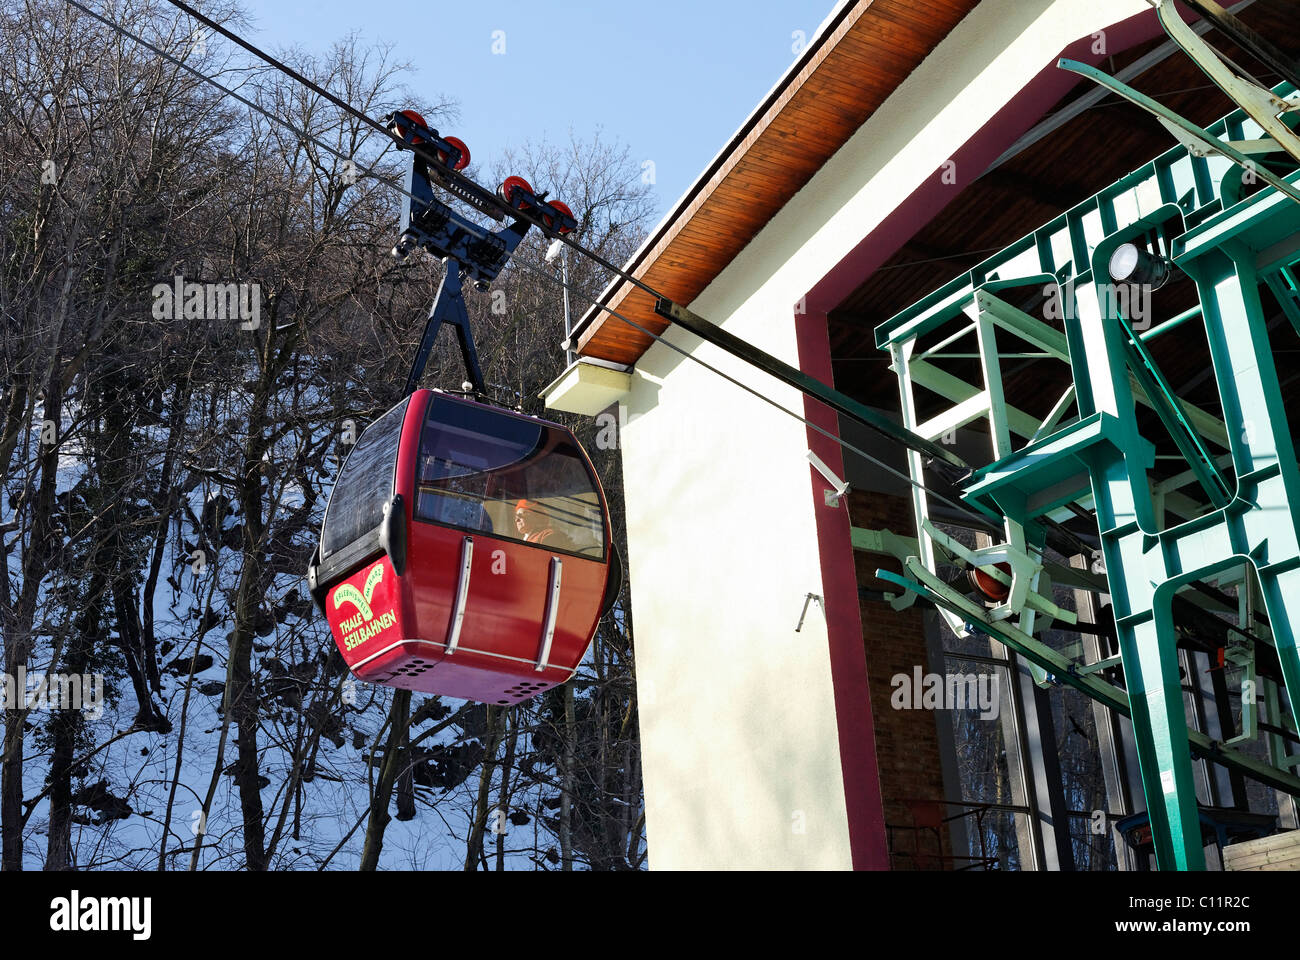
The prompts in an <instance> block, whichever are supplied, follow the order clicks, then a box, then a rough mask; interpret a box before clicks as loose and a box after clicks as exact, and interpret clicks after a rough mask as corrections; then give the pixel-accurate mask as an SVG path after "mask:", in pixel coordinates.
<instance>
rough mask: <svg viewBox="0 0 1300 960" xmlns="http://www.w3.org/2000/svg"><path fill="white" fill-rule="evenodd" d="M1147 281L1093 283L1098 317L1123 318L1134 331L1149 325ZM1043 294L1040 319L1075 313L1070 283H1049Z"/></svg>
mask: <svg viewBox="0 0 1300 960" xmlns="http://www.w3.org/2000/svg"><path fill="white" fill-rule="evenodd" d="M1152 289H1153V288H1152V287H1151V286H1150V285H1149V284H1137V283H1100V284H1098V285H1097V299H1098V301H1099V303H1100V305H1101V312H1102V316H1104V317H1116V316H1119V317H1124V318H1125V319H1126V320H1128V322H1129V325H1130V326H1131V327H1132V328H1133V329H1134V331H1142V330H1146V329H1148V328H1149V327H1150V326H1151V291H1152ZM1043 296H1044V297H1045V298H1046V300H1047V302H1046V303H1045V304H1044V305H1043V318H1044V319H1046V320H1074V319H1077V318H1078V316H1079V313H1078V309H1077V306H1076V304H1077V297H1076V295H1075V292H1074V284H1072V283H1067V284H1065V285H1064V287H1062V286H1061V285H1060V284H1056V283H1049V284H1046V285H1045V286H1044V287H1043Z"/></svg>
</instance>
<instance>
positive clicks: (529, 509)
mask: <svg viewBox="0 0 1300 960" xmlns="http://www.w3.org/2000/svg"><path fill="white" fill-rule="evenodd" d="M427 411H428V412H427V414H426V415H425V418H424V423H423V426H422V428H421V431H420V439H419V450H418V455H417V456H416V457H415V458H414V461H413V463H414V471H413V472H414V476H413V478H412V479H413V481H414V482H413V486H412V487H411V488H409V489H411V490H412V494H413V495H412V496H411V497H410V502H411V509H412V522H411V526H410V541H409V553H410V556H411V560H412V562H411V570H410V573H409V575H408V576H409V577H410V579H409V583H410V587H411V593H412V597H413V604H414V619H415V622H416V623H418V624H419V625H420V635H421V636H423V637H431V636H433V635H435V631H438V630H439V628H441V629H442V631H443V632H442V633H441V639H442V642H441V644H439V645H438V649H437V650H436V651H435V650H428V651H427V654H428V658H429V659H431V660H432V663H433V665H432V667H431V668H430V669H431V673H430V674H429V676H428V679H429V683H430V685H431V688H432V689H436V690H437V691H438V692H440V693H445V694H448V695H451V696H458V697H466V698H469V699H474V700H481V701H485V702H489V703H499V704H507V703H513V702H518V701H520V700H525V699H527V698H528V697H531V696H533V695H535V694H536V693H537V692H539V691H540V690H544V689H546V688H549V687H552V686H555V685H556V684H559V683H563V682H564V681H565V680H567V679H568V678H569V677H570V676H571V675H572V674H573V672H574V670H575V669H576V667H577V665H578V663H579V662H580V661H581V658H582V656H583V654H584V653H585V651H586V649H587V646H588V645H589V643H590V641H591V637H592V635H593V633H594V631H595V628H596V623H597V621H598V619H599V616H600V609H601V606H602V597H603V594H604V590H605V585H606V580H607V578H608V575H609V570H608V561H609V554H610V545H609V533H608V527H607V524H606V522H605V504H604V499H603V494H602V492H601V491H600V488H599V484H597V483H596V481H595V478H594V475H593V473H592V470H591V466H590V463H589V462H588V461H587V459H586V456H585V454H583V452H582V450H581V448H580V447H579V446H578V445H577V443H576V442H575V441H574V440H573V438H572V435H571V434H569V432H568V431H567V430H565V429H563V428H562V427H558V426H557V425H554V424H547V423H545V422H544V421H540V420H536V419H533V418H529V417H523V416H518V415H515V414H511V413H508V412H506V411H503V410H499V409H496V408H493V407H488V406H485V405H483V404H478V403H472V402H469V401H463V400H458V399H453V398H451V397H448V396H445V395H441V394H432V395H431V397H430V400H429V404H428V408H427ZM399 474H400V471H399ZM398 482H399V486H400V485H401V484H402V482H403V478H402V477H401V476H400V475H399V480H398ZM425 557H439V558H443V562H442V563H440V564H429V563H424V562H422V558H425Z"/></svg>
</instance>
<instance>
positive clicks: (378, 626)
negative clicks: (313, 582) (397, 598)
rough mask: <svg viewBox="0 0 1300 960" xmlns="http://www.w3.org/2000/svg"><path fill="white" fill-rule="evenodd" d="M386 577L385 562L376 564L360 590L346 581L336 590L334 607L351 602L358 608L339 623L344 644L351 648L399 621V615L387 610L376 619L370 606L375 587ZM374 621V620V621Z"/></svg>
mask: <svg viewBox="0 0 1300 960" xmlns="http://www.w3.org/2000/svg"><path fill="white" fill-rule="evenodd" d="M382 579H384V566H383V564H382V563H381V564H376V565H375V568H374V569H373V570H371V571H370V574H369V575H368V576H367V577H366V582H365V584H364V586H363V587H362V589H360V590H358V589H357V588H356V587H354V586H353V585H352V584H350V583H345V584H343V585H342V586H341V587H339V588H338V589H337V590H335V591H334V609H335V610H338V609H339V608H340V607H342V606H343V604H345V603H350V604H352V605H353V606H354V607H356V608H357V612H356V615H355V616H352V617H349V618H348V619H346V620H344V621H343V623H342V624H340V625H339V631H340V632H341V633H342V634H343V635H344V637H343V646H344V648H345V649H348V650H351V649H352V648H353V647H356V646H359V645H360V644H362V643H365V641H367V640H369V639H370V638H371V637H373V636H374V635H375V634H377V633H379V632H380V631H382V630H386V629H388V628H389V627H391V626H392V625H393V624H394V623H396V622H397V616H396V615H395V614H394V613H393V612H392V611H391V610H387V611H385V612H384V613H381V614H380V615H379V618H378V619H377V620H376V619H375V612H374V610H372V609H371V608H370V601H371V600H372V599H374V596H375V587H376V586H378V584H379V581H380V580H382ZM372 621H373V622H372Z"/></svg>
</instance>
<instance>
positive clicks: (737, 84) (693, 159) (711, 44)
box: [248, 0, 835, 214]
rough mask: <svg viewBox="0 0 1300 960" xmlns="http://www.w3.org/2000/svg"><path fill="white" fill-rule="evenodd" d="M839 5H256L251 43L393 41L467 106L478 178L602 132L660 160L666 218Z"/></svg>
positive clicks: (429, 1) (370, 1)
mask: <svg viewBox="0 0 1300 960" xmlns="http://www.w3.org/2000/svg"><path fill="white" fill-rule="evenodd" d="M834 6H835V2H834V0H748V2H742V0H725V2H718V0H694V2H688V0H659V2H654V3H650V2H642V0H617V2H612V0H606V2H594V0H591V2H579V0H567V2H565V0H555V2H549V3H545V4H543V3H539V2H536V0H534V2H532V3H524V2H520V0H492V2H483V0H477V2H469V3H445V2H437V0H423V2H414V0H367V2H364V3H357V2H354V0H347V2H344V0H250V2H249V3H248V10H249V12H250V14H251V16H252V17H253V18H254V25H253V29H252V30H251V31H250V32H249V36H248V39H250V40H252V41H253V42H254V43H257V44H259V45H266V46H269V48H272V49H273V48H277V47H279V48H284V47H286V46H292V45H297V46H300V47H302V48H303V49H304V50H306V51H308V52H315V53H319V52H324V51H325V50H326V49H328V47H329V45H330V44H331V43H332V42H333V41H334V40H335V39H337V38H339V37H342V36H344V35H345V34H347V33H349V32H351V31H356V32H358V33H359V34H360V36H361V37H362V38H363V39H364V40H366V41H390V42H394V43H396V45H397V46H396V48H395V50H394V55H395V57H396V58H397V59H399V60H406V61H409V62H410V63H412V64H413V65H414V73H413V75H412V76H411V78H410V87H411V88H412V89H413V90H418V91H422V92H425V93H426V94H428V95H429V98H430V99H434V98H435V97H437V96H439V95H442V96H447V97H451V98H454V99H456V100H458V101H459V102H460V110H461V121H460V123H458V124H456V125H455V126H454V128H453V127H450V126H449V127H447V128H446V129H443V130H442V131H441V132H443V133H444V134H455V135H457V136H459V137H460V138H461V139H462V140H464V141H465V142H466V143H467V144H468V145H469V148H470V151H471V153H472V154H473V156H474V159H475V165H476V166H478V167H480V169H484V168H488V167H490V165H491V162H492V159H493V157H494V156H496V155H497V154H499V152H500V151H501V150H502V149H503V148H504V147H505V146H507V145H509V144H513V143H522V142H523V141H525V140H539V139H542V138H549V139H551V140H567V139H568V135H569V130H570V128H572V130H573V132H574V133H575V134H576V135H577V136H578V137H579V138H580V139H585V138H588V137H590V136H591V135H592V134H593V133H595V132H596V131H597V130H598V129H600V130H602V131H603V135H604V137H606V138H609V139H615V138H616V139H618V140H621V141H622V142H624V143H626V144H628V145H629V147H630V148H631V152H632V156H633V157H634V158H636V159H637V160H639V161H644V160H652V161H654V173H655V180H656V189H657V200H658V204H659V212H660V214H662V213H664V212H665V211H666V210H667V209H668V208H669V206H671V204H672V203H673V202H674V201H676V199H677V198H678V197H679V196H680V195H681V194H682V193H683V192H684V191H685V190H686V188H687V187H688V186H689V185H690V184H691V182H692V181H693V180H694V179H695V178H696V176H698V175H699V174H700V173H701V172H702V171H703V169H704V166H705V165H706V164H707V163H708V162H709V160H710V159H712V158H713V156H714V155H715V154H716V153H717V152H718V150H719V149H720V148H721V147H722V145H723V144H724V143H725V142H726V140H727V138H728V137H730V136H731V134H732V133H734V132H735V130H736V128H737V127H738V126H740V124H741V122H742V121H743V120H744V119H745V117H746V116H748V115H749V113H750V111H751V110H753V108H754V107H755V106H756V105H757V104H758V101H759V99H760V98H761V97H762V96H763V95H764V94H765V93H767V91H768V90H769V89H770V88H771V86H772V85H773V84H774V83H775V82H776V80H777V79H778V78H779V77H780V76H781V74H782V73H783V72H784V71H785V70H786V68H787V67H788V66H789V65H790V64H791V63H792V62H793V61H794V59H795V56H796V54H795V49H794V48H795V45H796V44H797V43H798V40H799V37H798V36H796V31H802V32H803V35H804V37H806V38H811V37H812V35H813V34H814V33H815V31H816V30H817V27H818V25H819V24H820V23H821V22H822V20H823V19H824V18H825V17H826V15H827V14H828V13H830V11H831V10H832V9H833V8H834ZM495 31H504V38H502V37H501V36H500V35H497V36H496V37H495V38H494V32H495ZM502 39H504V50H505V52H504V53H494V52H493V46H494V42H495V44H496V46H497V49H500V48H501V46H502V44H501V42H500V41H501V40H502ZM536 186H538V187H539V188H541V187H542V186H543V185H541V184H537V185H536Z"/></svg>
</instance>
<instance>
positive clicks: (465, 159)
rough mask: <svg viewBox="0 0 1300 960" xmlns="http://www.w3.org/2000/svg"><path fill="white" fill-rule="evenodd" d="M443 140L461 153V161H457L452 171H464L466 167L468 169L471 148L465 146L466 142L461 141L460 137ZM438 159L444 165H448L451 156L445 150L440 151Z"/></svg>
mask: <svg viewBox="0 0 1300 960" xmlns="http://www.w3.org/2000/svg"><path fill="white" fill-rule="evenodd" d="M443 139H444V140H446V141H447V142H448V143H450V144H451V145H452V146H453V147H455V148H456V149H457V150H459V151H460V159H459V160H457V161H456V165H455V166H454V167H452V169H453V170H464V169H465V168H466V167H468V166H469V147H467V146H465V141H464V140H461V139H460V138H459V137H443ZM438 159H439V160H441V161H442V162H443V163H446V162H447V160H448V159H450V154H448V153H447V152H446V151H445V150H439V151H438Z"/></svg>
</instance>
